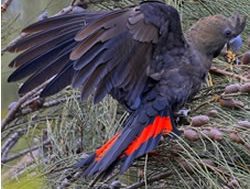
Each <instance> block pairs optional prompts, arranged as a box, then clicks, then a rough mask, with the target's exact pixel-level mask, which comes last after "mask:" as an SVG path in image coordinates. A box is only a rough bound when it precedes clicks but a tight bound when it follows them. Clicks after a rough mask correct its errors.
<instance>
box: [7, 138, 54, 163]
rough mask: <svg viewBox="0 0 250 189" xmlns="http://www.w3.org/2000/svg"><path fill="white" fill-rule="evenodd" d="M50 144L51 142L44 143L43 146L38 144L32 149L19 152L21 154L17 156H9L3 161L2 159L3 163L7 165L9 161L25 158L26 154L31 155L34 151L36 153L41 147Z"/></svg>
mask: <svg viewBox="0 0 250 189" xmlns="http://www.w3.org/2000/svg"><path fill="white" fill-rule="evenodd" d="M49 142H50V141H49V140H46V141H44V142H43V143H42V144H38V145H36V146H33V147H31V148H28V149H25V150H22V151H21V152H19V153H17V154H14V155H12V156H9V157H6V158H3V159H2V163H7V162H9V161H12V160H14V159H17V158H19V157H21V156H23V155H25V154H27V153H30V152H32V151H34V150H37V149H38V148H40V147H41V146H43V145H46V144H49Z"/></svg>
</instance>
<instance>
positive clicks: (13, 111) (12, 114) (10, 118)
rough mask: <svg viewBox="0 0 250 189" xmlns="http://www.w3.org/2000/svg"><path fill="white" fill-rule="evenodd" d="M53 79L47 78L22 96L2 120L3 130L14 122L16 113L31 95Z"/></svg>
mask: <svg viewBox="0 0 250 189" xmlns="http://www.w3.org/2000/svg"><path fill="white" fill-rule="evenodd" d="M50 81H51V80H47V81H46V82H44V83H43V84H42V85H40V86H38V87H37V88H35V89H33V90H32V91H30V92H28V93H27V94H26V95H24V96H23V97H21V98H20V99H19V100H18V101H17V103H16V105H15V107H13V108H12V109H11V110H10V111H9V112H8V114H7V116H6V117H5V119H4V120H3V121H2V131H3V130H4V129H5V127H6V126H7V125H8V124H9V123H10V122H12V121H13V120H14V119H15V118H16V113H17V112H18V111H19V109H20V107H21V105H22V104H23V103H24V102H26V101H27V100H28V99H29V98H30V97H32V96H34V95H35V94H37V93H39V92H40V90H41V89H42V88H43V87H45V86H46V85H47V84H48V83H49V82H50Z"/></svg>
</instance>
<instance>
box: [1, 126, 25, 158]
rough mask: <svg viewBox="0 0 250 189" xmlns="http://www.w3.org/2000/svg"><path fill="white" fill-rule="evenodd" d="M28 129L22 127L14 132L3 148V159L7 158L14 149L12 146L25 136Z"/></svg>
mask: <svg viewBox="0 0 250 189" xmlns="http://www.w3.org/2000/svg"><path fill="white" fill-rule="evenodd" d="M25 131H26V129H20V130H18V131H17V132H15V133H13V134H12V135H11V136H10V137H9V138H8V139H7V140H6V141H5V143H4V144H3V146H2V149H1V151H2V152H1V155H2V159H4V158H6V157H7V155H8V153H9V151H10V150H11V149H12V147H13V146H14V145H15V144H16V143H17V141H18V140H19V139H20V138H21V137H22V136H23V134H24V133H25Z"/></svg>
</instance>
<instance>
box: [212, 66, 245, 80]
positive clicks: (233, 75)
mask: <svg viewBox="0 0 250 189" xmlns="http://www.w3.org/2000/svg"><path fill="white" fill-rule="evenodd" d="M210 71H211V72H214V73H218V74H222V75H226V76H229V77H234V78H236V79H240V80H242V81H249V79H247V78H245V77H243V76H241V75H238V74H235V73H232V72H228V71H226V70H222V69H220V68H217V67H215V66H212V67H211V68H210Z"/></svg>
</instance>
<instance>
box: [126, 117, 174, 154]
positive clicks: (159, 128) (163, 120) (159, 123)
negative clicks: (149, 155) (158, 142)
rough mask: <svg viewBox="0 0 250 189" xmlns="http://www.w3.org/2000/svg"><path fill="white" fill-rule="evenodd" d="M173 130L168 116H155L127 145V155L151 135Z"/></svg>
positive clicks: (155, 135) (154, 135)
mask: <svg viewBox="0 0 250 189" xmlns="http://www.w3.org/2000/svg"><path fill="white" fill-rule="evenodd" d="M172 130H173V128H172V123H171V120H170V118H169V117H160V116H157V117H156V118H155V119H154V122H153V123H152V124H150V125H148V126H146V127H145V128H144V129H143V131H142V132H141V133H140V135H139V136H138V137H137V138H136V139H135V140H134V141H133V142H132V143H131V144H130V145H129V146H128V148H127V149H126V151H125V154H126V155H127V156H129V155H131V154H132V153H133V152H135V151H136V150H137V149H138V148H139V147H140V146H141V145H142V144H144V143H145V142H147V141H148V140H149V139H150V138H152V137H157V136H158V135H159V134H162V133H164V134H165V133H170V132H171V131H172Z"/></svg>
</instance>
